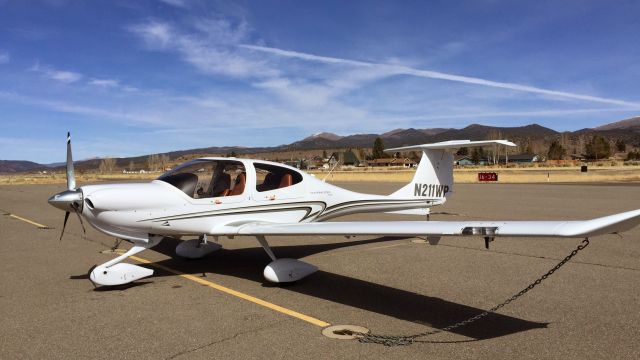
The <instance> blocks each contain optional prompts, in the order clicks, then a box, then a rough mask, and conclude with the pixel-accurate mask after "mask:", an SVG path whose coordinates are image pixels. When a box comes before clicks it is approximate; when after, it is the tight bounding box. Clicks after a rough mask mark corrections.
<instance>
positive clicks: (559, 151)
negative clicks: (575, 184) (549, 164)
mask: <svg viewBox="0 0 640 360" xmlns="http://www.w3.org/2000/svg"><path fill="white" fill-rule="evenodd" d="M566 152H567V151H566V150H565V148H563V147H562V145H560V143H559V142H558V141H556V140H553V141H552V142H551V145H549V151H548V152H547V159H550V160H561V159H562V158H563V157H564V155H565V154H566Z"/></svg>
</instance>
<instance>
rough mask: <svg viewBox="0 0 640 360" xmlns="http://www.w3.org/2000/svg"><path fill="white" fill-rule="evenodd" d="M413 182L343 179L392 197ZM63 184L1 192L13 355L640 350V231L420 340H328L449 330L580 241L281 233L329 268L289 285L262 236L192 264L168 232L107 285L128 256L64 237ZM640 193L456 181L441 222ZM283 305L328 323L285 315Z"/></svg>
mask: <svg viewBox="0 0 640 360" xmlns="http://www.w3.org/2000/svg"><path fill="white" fill-rule="evenodd" d="M399 185H400V184H379V183H375V184H373V183H369V184H345V187H349V188H351V189H355V190H359V191H364V192H373V193H390V192H391V191H393V190H394V189H395V188H397V187H399ZM61 190H63V186H61V185H29V186H2V187H0V209H1V210H2V214H5V215H0V240H1V246H2V247H1V249H2V250H1V251H0V322H1V325H0V358H2V359H23V358H24V359H32V358H37V359H41V358H47V359H63V358H64V359H68V358H96V359H102V358H104V359H106V358H109V359H113V358H116V359H118V358H123V359H124V358H130V359H133V358H135V359H140V358H152V359H237V358H242V359H251V358H259V359H293V358H322V359H352V358H367V359H378V358H403V359H413V358H416V359H417V358H420V359H423V358H431V359H433V358H491V359H502V358H509V359H511V358H516V357H517V358H536V359H541V358H544V359H549V358H551V359H557V358H572V359H601V358H617V359H627V358H628V359H635V358H637V357H638V354H639V353H640V340H639V339H640V285H639V280H640V229H634V230H632V231H630V232H627V233H625V234H624V235H623V236H616V235H608V236H602V237H598V238H594V239H592V240H591V245H590V246H589V247H587V248H586V249H585V250H584V251H583V252H581V253H580V254H578V255H577V256H576V257H575V258H574V259H573V260H571V262H569V263H568V264H567V265H566V266H565V267H563V268H562V269H560V270H559V271H558V272H557V273H556V274H554V275H553V276H552V277H550V278H549V279H548V280H547V281H545V282H544V283H542V284H541V285H540V286H539V287H537V288H535V289H534V290H532V291H531V292H530V293H528V294H526V295H525V296H523V297H522V298H520V299H518V300H517V301H515V302H513V303H511V304H510V305H508V306H507V307H505V308H503V309H501V310H500V312H499V313H497V314H492V315H490V316H488V317H486V318H484V319H482V320H480V321H478V322H476V323H473V324H471V325H469V326H466V327H463V328H460V329H456V330H454V331H452V332H445V333H440V334H437V335H432V336H430V337H426V338H424V339H422V341H423V342H420V343H416V344H413V345H410V346H403V347H384V346H380V345H372V344H361V343H358V342H356V341H353V340H332V339H328V338H326V337H324V336H322V335H321V330H322V327H321V326H320V325H322V324H327V323H328V324H332V325H337V324H353V325H360V326H364V327H366V328H369V329H371V331H372V332H374V333H380V334H394V335H395V334H398V335H401V334H412V333H418V332H423V331H428V330H432V329H438V328H443V327H445V326H447V325H449V324H451V323H454V322H457V321H459V320H462V319H464V318H467V317H470V316H473V315H475V314H478V313H480V312H482V311H483V310H484V309H488V308H490V307H492V306H493V305H495V304H497V303H500V302H502V301H503V300H504V299H506V298H508V297H510V296H511V295H512V294H514V293H516V292H518V291H519V290H521V289H522V288H524V287H525V286H527V285H528V284H529V283H530V282H532V281H533V280H535V279H536V278H537V277H538V276H540V275H541V274H543V273H544V272H546V271H547V270H548V269H549V268H551V267H553V266H554V265H555V264H556V263H557V262H558V261H560V260H561V259H562V258H564V257H565V256H566V255H567V254H568V253H569V252H571V250H572V249H573V248H575V247H576V245H578V244H579V243H580V239H560V240H558V239H548V238H533V239H522V238H517V239H515V238H514V239H512V238H499V239H497V240H496V241H494V242H493V243H492V244H491V249H490V250H485V249H484V242H483V240H482V239H481V238H469V237H465V238H444V239H442V240H441V242H440V244H439V245H437V246H432V245H428V244H424V243H415V242H412V241H411V240H412V239H399V238H372V237H356V238H350V239H346V238H345V237H304V238H298V237H290V238H289V237H282V238H272V239H269V240H270V243H271V245H272V247H273V249H274V252H275V253H276V255H277V256H278V257H292V258H300V259H302V260H304V261H306V262H309V263H312V264H314V265H316V266H318V267H319V268H320V270H319V271H318V272H317V273H315V274H313V275H312V276H310V277H308V278H306V279H304V280H302V281H301V282H299V283H295V284H292V285H288V286H273V285H271V284H268V283H266V282H265V280H263V278H262V269H263V268H264V266H265V265H266V264H268V263H269V261H270V260H269V258H268V256H267V255H266V253H265V252H264V251H263V250H262V248H260V247H259V245H258V243H257V242H256V241H255V240H254V239H252V238H248V237H236V238H235V239H227V238H223V239H220V242H221V244H222V245H223V246H224V248H223V249H222V250H220V251H218V252H215V253H213V254H211V255H209V256H207V257H206V258H204V259H200V260H191V261H188V260H183V259H179V258H176V257H174V256H173V251H174V248H175V245H176V242H175V241H171V240H165V241H163V243H161V244H160V245H159V246H157V247H156V248H154V249H151V250H147V251H144V252H142V253H140V254H139V257H140V258H142V259H146V260H148V261H151V262H152V265H144V264H143V266H147V267H149V266H151V267H152V268H154V269H155V270H156V273H155V274H154V276H153V277H150V278H146V279H142V280H139V281H137V282H135V283H134V284H132V285H128V286H119V287H114V288H94V286H93V285H92V284H91V283H90V282H89V280H88V279H87V276H86V274H87V271H88V270H89V268H90V267H92V266H93V265H95V264H100V263H103V262H105V261H107V260H109V259H111V258H113V257H115V256H116V255H115V254H104V253H101V252H102V251H104V250H107V249H109V248H110V247H111V246H112V245H113V239H112V238H109V237H108V236H105V235H102V234H100V233H98V232H97V231H96V230H95V229H92V228H87V234H86V238H85V237H84V236H83V234H82V230H81V228H80V226H79V223H78V219H77V218H75V217H74V216H73V214H72V215H71V217H70V219H69V223H68V226H67V230H66V233H65V237H64V238H63V240H62V241H61V242H60V241H58V237H59V235H60V228H61V225H62V220H63V217H64V213H62V212H61V211H59V210H57V209H55V208H53V207H51V206H49V205H48V204H47V202H46V200H47V198H48V197H49V196H50V195H52V194H54V193H56V192H58V191H61ZM639 200H640V186H639V185H638V184H622V185H620V184H617V185H598V186H593V185H554V184H539V185H506V184H469V185H456V188H455V192H454V197H453V198H451V199H450V200H449V202H447V203H446V204H445V205H444V206H440V207H436V208H434V209H433V211H434V215H432V219H437V220H466V219H468V220H472V219H494V220H524V219H531V220H550V219H588V218H592V217H597V216H602V215H607V214H611V213H616V212H622V211H627V210H632V209H636V208H640V201H639ZM7 214H13V215H16V216H19V217H22V218H23V219H25V220H29V221H32V222H35V223H38V224H43V225H47V226H50V227H52V229H40V228H38V227H37V226H36V225H34V224H32V223H29V222H27V221H24V220H21V219H18V218H16V217H12V216H10V215H7ZM347 219H348V220H407V219H418V220H419V218H416V217H410V216H400V215H385V214H381V215H372V214H364V215H358V216H349V217H344V218H341V219H336V220H347ZM413 240H415V239H413ZM122 247H123V248H127V247H128V246H126V245H123V246H122ZM127 262H130V263H135V264H139V262H138V261H135V260H132V259H130V260H128V261H127ZM158 266H160V267H162V268H158ZM227 290H230V291H227ZM238 293H242V294H244V295H245V296H249V298H248V299H249V300H247V298H242V297H241V296H239V295H238ZM250 299H259V300H260V301H262V303H256V302H255V301H254V302H252V301H250ZM271 305H273V306H271ZM276 306H280V307H281V308H277V307H276ZM282 308H284V309H285V310H290V311H295V312H297V313H298V314H302V315H306V316H308V317H310V318H312V319H315V320H317V322H315V323H314V322H313V321H310V320H303V319H300V318H298V317H294V316H291V315H287V314H285V313H283V312H281V311H277V310H276V309H280V310H282Z"/></svg>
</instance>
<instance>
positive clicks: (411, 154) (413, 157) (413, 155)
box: [409, 151, 420, 160]
mask: <svg viewBox="0 0 640 360" xmlns="http://www.w3.org/2000/svg"><path fill="white" fill-rule="evenodd" d="M409 159H411V160H419V159H420V156H419V155H418V153H417V152H416V151H410V152H409Z"/></svg>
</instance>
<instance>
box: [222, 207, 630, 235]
mask: <svg viewBox="0 0 640 360" xmlns="http://www.w3.org/2000/svg"><path fill="white" fill-rule="evenodd" d="M638 224H640V209H638V210H633V211H628V212H624V213H619V214H615V215H609V216H605V217H600V218H596V219H592V220H584V221H360V222H358V221H350V222H323V223H293V224H273V223H249V224H245V225H241V226H238V227H231V226H227V227H225V228H224V234H225V235H390V236H393V235H397V236H429V235H433V236H464V235H481V236H491V237H499V236H510V237H534V236H535V237H569V238H582V237H590V236H596V235H604V234H615V233H620V232H624V231H627V230H629V229H631V228H633V227H635V226H637V225H638ZM230 232H231V233H230Z"/></svg>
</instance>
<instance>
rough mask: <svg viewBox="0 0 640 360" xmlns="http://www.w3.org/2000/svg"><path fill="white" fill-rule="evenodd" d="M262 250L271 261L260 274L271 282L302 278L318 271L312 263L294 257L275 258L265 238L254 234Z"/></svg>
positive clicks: (284, 281)
mask: <svg viewBox="0 0 640 360" xmlns="http://www.w3.org/2000/svg"><path fill="white" fill-rule="evenodd" d="M256 238H257V239H258V242H259V243H260V245H262V248H263V249H264V251H266V252H267V254H268V255H269V257H270V258H271V260H273V261H272V262H270V263H269V264H268V265H267V266H266V267H265V268H264V271H263V272H262V274H263V275H264V278H265V279H267V280H268V281H270V282H273V283H290V282H294V281H298V280H300V279H304V278H306V277H307V276H309V275H311V274H313V273H314V272H316V271H318V268H317V267H316V266H314V265H311V264H308V263H306V262H304V261H300V260H296V259H286V258H283V259H277V258H276V256H275V255H274V254H273V251H272V250H271V247H269V243H267V239H266V238H265V237H264V236H256Z"/></svg>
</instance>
